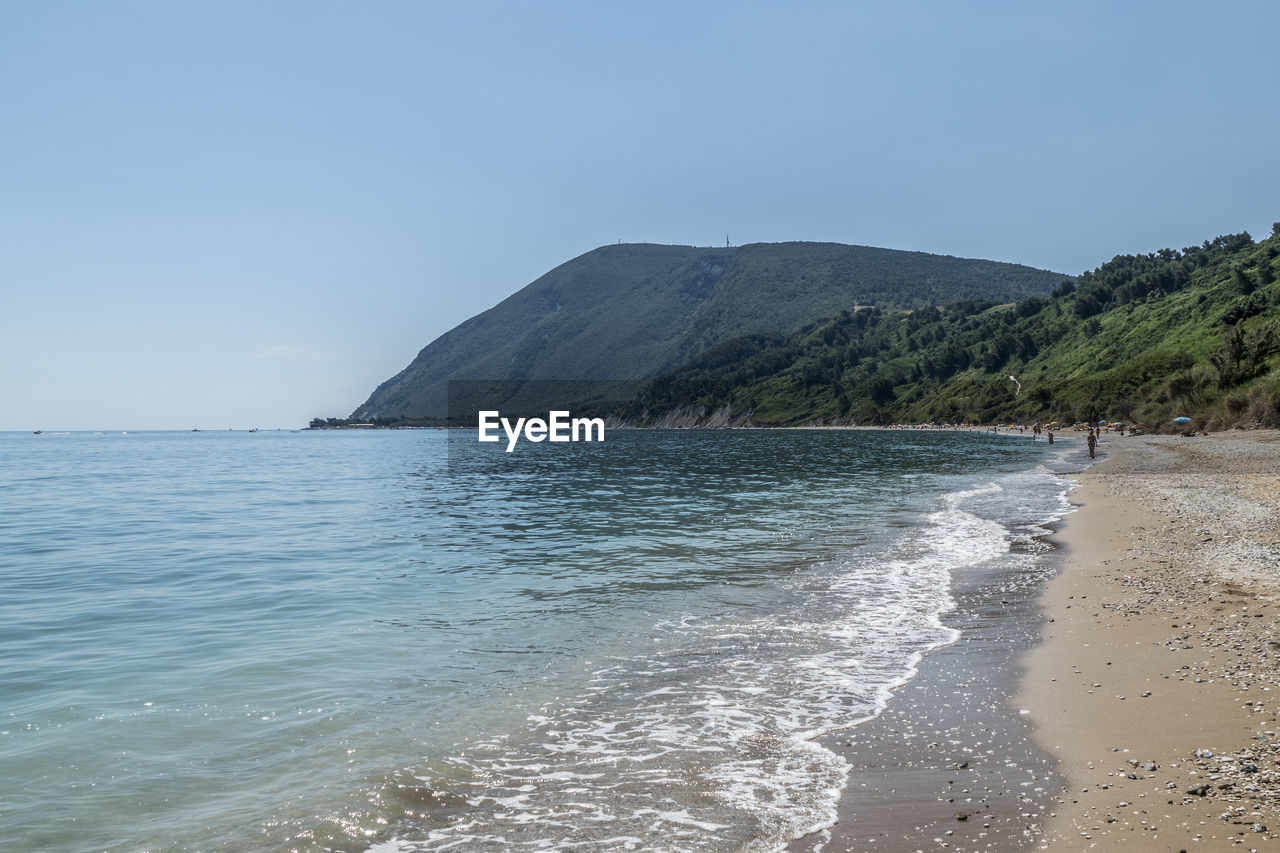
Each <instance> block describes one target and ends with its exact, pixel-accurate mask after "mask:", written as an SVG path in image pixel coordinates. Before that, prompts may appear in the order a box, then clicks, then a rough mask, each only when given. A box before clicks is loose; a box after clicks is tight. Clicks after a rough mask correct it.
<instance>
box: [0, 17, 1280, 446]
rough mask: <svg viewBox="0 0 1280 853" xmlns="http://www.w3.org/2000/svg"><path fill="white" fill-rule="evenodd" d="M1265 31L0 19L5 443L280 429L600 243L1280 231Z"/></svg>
mask: <svg viewBox="0 0 1280 853" xmlns="http://www.w3.org/2000/svg"><path fill="white" fill-rule="evenodd" d="M1277 32H1280V4H1277V3H1272V2H1264V0H1259V1H1258V2H1215V3H1212V4H1210V3H1204V2H1202V3H1180V2H1168V1H1167V0H1161V2H1125V3H1116V2H1112V1H1111V0H1108V1H1107V2H1094V3H1090V2H1075V0H1073V2H1058V3H1050V2H1026V0H1018V2H1003V3H998V2H977V0H975V2H964V3H957V2H950V0H946V2H943V0H940V2H931V3H930V2H883V3H870V2H829V3H816V2H786V3H782V2H777V3H753V2H702V3H698V2H678V3H677V2H673V3H661V2H644V3H629V4H623V3H609V2H597V0H592V2H556V0H540V2H536V3H532V2H510V3H483V2H476V3H456V2H451V3H444V2H438V3H433V2H426V0H420V1H419V2H404V3H400V2H369V3H351V2H319V1H318V0H305V2H271V1H270V0H268V1H267V2H261V0H254V2H236V1H235V0H217V2H183V0H155V2H123V1H122V0H121V1H118V2H112V1H111V0H103V2H89V0H83V1H82V2H59V0H50V1H49V2H42V0H4V1H3V2H0V429H38V428H44V429H86V428H113V429H141V428H177V429H187V428H193V427H200V428H206V429H225V428H227V427H236V428H248V427H261V428H270V427H298V426H303V425H305V424H306V422H307V421H308V420H309V419H310V418H311V417H313V416H329V415H335V416H345V415H346V414H347V413H349V412H350V411H351V410H353V409H354V408H355V407H356V406H357V405H359V404H360V403H361V402H363V401H364V399H365V398H366V397H367V396H368V394H369V393H370V392H371V391H372V390H373V388H374V386H375V385H377V383H378V382H380V381H382V380H384V379H386V378H388V377H390V376H391V375H393V374H394V373H396V372H398V371H399V370H400V369H401V368H403V367H404V366H405V365H406V364H407V363H408V362H409V361H410V360H411V359H412V358H413V356H414V355H415V354H416V353H417V351H418V350H419V349H420V348H422V347H423V346H425V345H426V344H427V343H429V342H430V341H432V340H433V339H434V338H436V337H437V336H438V335H440V334H441V333H443V332H445V331H447V330H448V329H450V328H452V327H453V326H454V325H456V324H458V323H459V322H461V321H463V320H465V319H466V318H467V317H470V316H472V315H474V314H476V313H478V312H480V311H482V310H484V309H486V308H489V307H490V306H492V305H493V304H495V303H496V302H498V301H500V300H501V299H502V298H504V297H505V296H507V295H508V294H509V293H511V292H514V291H515V290H517V289H519V288H520V287H523V286H524V285H525V284H527V283H528V282H530V281H532V280H533V279H535V278H537V277H538V276H539V275H541V274H542V273H544V272H546V271H547V270H549V269H551V268H552V267H554V266H556V265H558V264H560V263H562V262H564V261H566V260H568V259H570V258H572V257H574V256H576V255H578V254H581V253H582V252H585V251H588V250H590V249H593V248H595V247H597V246H599V245H602V244H605V243H614V242H617V241H618V240H622V241H624V242H658V243H679V244H686V245H715V244H719V245H723V244H724V241H725V237H726V235H728V237H729V238H730V239H731V240H732V241H733V242H734V243H735V244H741V243H748V242H773V241H780V240H829V241H837V242H842V243H857V244H863V245H872V246H887V247H890V248H901V249H913V250H920V251H926V252H937V253H942V254H951V255H960V256H967V257H980V258H991V259H995V260H1003V261H1014V262H1018V263H1024V264H1029V265H1032V266H1038V267H1045V268H1049V269H1053V270H1056V271H1059V272H1066V273H1079V272H1081V271H1083V270H1085V269H1091V268H1093V267H1095V266H1097V265H1098V264H1100V263H1102V262H1104V261H1106V260H1108V259H1110V258H1111V257H1112V256H1114V255H1116V254H1119V253H1129V252H1145V251H1153V250H1156V249H1159V248H1162V247H1166V246H1168V247H1172V248H1181V247H1183V246H1186V245H1190V244H1192V243H1199V242H1200V241H1201V240H1203V239H1205V238H1210V237H1214V236H1217V235H1218V234H1224V233H1233V232H1238V231H1242V230H1248V231H1250V232H1251V233H1253V234H1254V235H1255V236H1261V235H1263V234H1266V233H1269V231H1270V227H1271V223H1272V222H1273V221H1276V220H1280V166H1278V165H1277V153H1278V152H1280V147H1278V146H1280V110H1277V109H1276V98H1277V96H1276V87H1277V85H1278V84H1280V59H1278V57H1280V51H1277V50H1276V47H1275V34H1276V33H1277Z"/></svg>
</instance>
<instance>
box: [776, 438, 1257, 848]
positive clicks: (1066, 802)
mask: <svg viewBox="0 0 1280 853" xmlns="http://www.w3.org/2000/svg"><path fill="white" fill-rule="evenodd" d="M1071 438H1074V437H1071ZM1079 443H1080V445H1081V456H1082V459H1081V464H1082V466H1083V465H1085V464H1087V461H1088V460H1087V458H1084V451H1083V444H1084V442H1083V441H1080V442H1079ZM1099 451H1100V452H1099V459H1100V461H1099V463H1098V464H1097V465H1095V466H1093V467H1089V468H1087V470H1083V471H1077V472H1070V471H1065V472H1062V473H1063V474H1064V475H1065V476H1066V477H1067V479H1069V480H1070V481H1071V482H1072V483H1074V484H1076V488H1074V489H1073V491H1072V493H1071V500H1072V503H1073V504H1076V505H1077V506H1078V509H1077V510H1076V511H1075V512H1073V513H1071V514H1070V515H1068V516H1067V517H1066V518H1065V519H1064V521H1063V523H1062V525H1061V529H1060V530H1059V531H1057V532H1056V533H1055V535H1054V536H1053V537H1052V541H1053V542H1054V543H1056V544H1057V545H1058V546H1059V547H1060V549H1061V550H1060V552H1059V554H1058V558H1057V559H1056V560H1055V561H1053V562H1054V563H1055V564H1056V566H1057V568H1058V571H1057V572H1056V573H1055V574H1054V575H1053V576H1052V577H1050V578H1046V577H1026V578H1014V579H1005V580H1000V579H997V578H984V577H981V576H978V577H964V578H957V579H956V582H955V589H954V590H953V594H954V596H955V598H956V603H957V607H956V609H955V610H954V611H953V612H952V613H950V614H948V616H947V622H948V624H951V625H954V626H956V627H958V628H960V629H961V630H962V631H963V635H962V637H961V639H960V640H959V641H958V642H957V643H955V644H954V645H952V646H948V647H946V648H943V649H939V650H937V651H935V652H933V653H931V654H929V655H928V656H926V657H925V659H924V660H923V662H922V663H921V665H920V670H919V674H918V675H917V677H916V678H915V679H913V680H912V681H911V682H910V683H909V684H907V685H906V686H905V687H903V688H902V690H901V691H900V694H899V695H898V696H896V697H895V699H894V701H893V702H892V703H891V704H890V706H889V708H888V709H887V710H886V711H885V713H884V714H883V715H881V716H880V717H879V718H877V719H876V720H873V721H871V722H869V723H867V724H866V725H864V726H860V727H858V728H856V729H854V730H852V731H851V732H847V733H845V734H844V735H843V736H842V737H840V738H833V739H831V741H830V745H831V746H833V747H834V748H838V749H840V751H841V752H842V754H843V755H844V756H845V757H846V759H847V760H849V762H850V763H851V765H852V767H853V770H852V773H851V777H850V785H849V787H848V789H847V790H846V791H845V795H844V797H843V799H842V801H841V804H840V815H841V817H840V822H839V823H838V824H837V825H836V826H835V827H833V828H832V829H831V830H829V831H828V832H827V833H824V834H823V835H822V837H817V836H813V837H810V838H808V839H804V840H802V841H801V842H797V843H796V844H795V845H793V849H795V850H805V849H814V848H816V847H820V848H821V849H824V850H828V851H854V850H856V851H865V850H884V851H916V850H938V849H948V850H966V851H988V853H994V852H996V851H1017V850H1037V849H1043V850H1055V851H1056V850H1068V851H1072V850H1082V851H1083V850H1106V849H1121V848H1123V849H1126V850H1150V851H1157V850H1159V851H1180V850H1197V849H1199V850H1227V849H1240V850H1280V735H1278V733H1280V719H1278V713H1277V712H1280V627H1278V626H1277V617H1280V433H1278V432H1276V431H1254V432H1236V433H1224V434H1217V435H1211V436H1198V437H1180V436H1139V437H1120V436H1116V435H1105V436H1104V437H1103V440H1102V442H1101V444H1100V447H1099Z"/></svg>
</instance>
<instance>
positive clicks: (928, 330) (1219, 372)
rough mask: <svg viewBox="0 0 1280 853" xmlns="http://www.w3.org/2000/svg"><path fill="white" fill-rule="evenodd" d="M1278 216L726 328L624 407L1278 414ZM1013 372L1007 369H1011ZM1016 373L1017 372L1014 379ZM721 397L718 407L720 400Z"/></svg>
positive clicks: (643, 417)
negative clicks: (972, 290) (769, 328)
mask: <svg viewBox="0 0 1280 853" xmlns="http://www.w3.org/2000/svg"><path fill="white" fill-rule="evenodd" d="M1277 255H1280V223H1277V225H1276V227H1275V228H1274V229H1273V233H1272V235H1271V236H1270V237H1269V238H1268V239H1266V240H1264V241H1261V242H1258V243H1255V242H1254V241H1253V240H1252V239H1251V238H1250V236H1249V235H1248V234H1238V235H1231V236H1227V237H1219V238H1217V239H1215V240H1212V241H1205V242H1204V243H1203V244H1202V245H1200V246H1192V247H1188V248H1186V249H1183V250H1182V251H1174V250H1170V249H1163V250H1161V251H1159V252H1155V253H1150V254H1145V255H1123V256H1119V257H1116V258H1114V259H1112V260H1111V261H1109V262H1108V263H1105V264H1103V265H1102V266H1100V267H1098V268H1097V269H1095V270H1093V271H1092V272H1088V273H1085V274H1084V275H1082V276H1080V277H1079V279H1078V280H1077V282H1075V283H1073V282H1070V281H1068V282H1065V283H1063V284H1062V285H1061V286H1060V287H1058V288H1057V289H1056V290H1055V291H1054V292H1053V294H1052V295H1051V296H1049V297H1048V298H1040V297H1031V298H1027V299H1023V300H1021V301H1017V302H1000V303H998V302H996V301H993V300H986V301H973V300H967V301H960V302H956V303H953V304H950V305H947V306H945V307H924V308H917V309H914V310H908V311H888V310H879V309H858V310H854V309H853V307H852V306H848V307H846V308H845V310H842V311H840V312H839V313H836V314H833V316H831V317H829V318H827V319H824V320H819V321H812V322H809V323H806V324H804V325H803V327H802V328H800V329H799V330H797V331H796V332H794V333H791V334H778V333H753V334H747V335H740V336H738V337H736V338H733V339H730V340H727V341H723V342H721V343H719V344H717V345H715V346H713V347H711V348H709V349H708V350H706V351H704V352H703V353H702V354H701V355H699V356H697V357H696V358H694V359H693V360H691V361H690V362H689V363H687V364H686V365H685V366H683V367H681V368H679V369H677V370H675V371H670V372H668V373H666V374H664V375H663V376H661V377H659V378H657V379H656V380H654V381H653V382H652V383H650V384H649V385H648V386H647V387H646V388H645V390H644V391H643V392H642V393H641V395H640V396H639V397H638V398H637V399H636V400H635V401H633V402H632V403H631V404H630V405H629V406H627V407H624V408H623V409H621V410H620V412H621V414H622V416H624V417H626V418H629V419H632V420H635V421H637V422H654V421H655V420H657V419H659V418H660V417H662V416H664V415H665V416H667V417H668V418H670V417H671V416H672V415H673V414H679V415H682V416H683V417H684V418H685V420H686V422H689V421H697V420H698V419H699V418H705V417H707V416H709V415H710V414H711V413H713V412H715V413H718V418H717V421H718V422H724V421H725V420H726V419H728V420H731V421H733V420H736V422H740V423H753V424H757V425H786V424H800V423H814V422H822V423H855V424H868V423H870V424H883V423H891V422H929V421H933V422H959V421H969V422H1006V421H1022V422H1030V421H1036V420H1043V421H1049V420H1059V421H1063V422H1074V421H1077V420H1097V419H1100V418H1108V419H1117V420H1123V421H1128V422H1133V421H1137V422H1140V423H1143V424H1145V425H1147V426H1149V427H1158V426H1160V425H1162V424H1164V425H1167V424H1168V422H1169V421H1170V419H1171V418H1173V417H1175V416H1178V415H1186V416H1188V417H1191V418H1193V419H1194V423H1193V425H1194V426H1196V427H1202V428H1221V427H1224V426H1229V425H1241V426H1248V425H1267V426H1280V282H1278V281H1277V279H1278V278H1280V264H1278V263H1277ZM1011 377H1015V378H1016V381H1015V380H1014V379H1013V378H1011ZM1019 385H1020V386H1021V387H1020V389H1019ZM726 406H728V407H729V409H728V411H727V412H726V410H725V407H726Z"/></svg>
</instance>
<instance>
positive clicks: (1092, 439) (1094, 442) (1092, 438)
mask: <svg viewBox="0 0 1280 853" xmlns="http://www.w3.org/2000/svg"><path fill="white" fill-rule="evenodd" d="M1097 446H1098V437H1097V436H1096V435H1094V434H1093V430H1089V458H1090V459H1093V458H1094V455H1093V454H1094V449H1095V448H1097Z"/></svg>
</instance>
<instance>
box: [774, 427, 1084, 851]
mask: <svg viewBox="0 0 1280 853" xmlns="http://www.w3.org/2000/svg"><path fill="white" fill-rule="evenodd" d="M1002 434H1003V433H1002ZM1013 436H1014V437H1024V438H1026V440H1030V439H1031V436H1030V435H1026V436H1020V435H1019V434H1018V433H1016V432H1014V433H1013ZM1071 438H1072V439H1074V438H1077V436H1072V437H1071ZM1068 440H1070V439H1068ZM1078 446H1079V453H1078V454H1073V456H1072V457H1071V458H1070V459H1068V460H1066V463H1067V466H1068V467H1069V468H1070V470H1062V469H1061V468H1060V469H1058V470H1057V471H1056V472H1055V475H1056V476H1057V477H1059V478H1062V479H1064V480H1065V479H1066V478H1069V477H1073V476H1075V475H1076V473H1077V472H1078V471H1079V470H1080V469H1081V468H1083V467H1084V466H1087V465H1089V464H1090V460H1089V458H1088V453H1087V451H1086V450H1085V449H1084V446H1083V442H1080V443H1079V445H1078ZM1104 452H1105V451H1104ZM1062 464H1063V463H1062V462H1059V465H1062ZM1066 517H1070V512H1068V515H1067V516H1066ZM1063 524H1064V518H1063V517H1060V518H1058V519H1057V520H1056V521H1053V522H1050V523H1045V524H1043V527H1044V529H1045V530H1046V532H1045V533H1044V534H1041V535H1038V536H1037V537H1035V539H1034V540H1031V541H1029V542H1024V543H1022V544H1020V545H1018V544H1015V549H1014V550H1015V551H1018V550H1022V551H1023V552H1024V553H1028V554H1037V555H1038V556H1037V557H1036V559H1033V560H1030V561H1017V562H1015V563H1010V562H1009V561H1008V560H1005V559H1001V560H997V561H995V562H993V563H990V564H984V565H979V566H971V567H966V568H965V569H963V570H960V571H957V572H953V575H952V581H951V596H952V599H953V600H954V602H955V604H954V607H953V608H952V609H951V610H949V611H948V612H947V613H946V614H944V615H943V617H942V621H943V623H944V624H945V625H947V626H948V627H952V628H956V629H958V630H959V632H960V635H959V637H958V638H957V639H956V641H955V642H953V643H951V644H949V645H945V646H940V647H938V648H935V649H933V650H931V651H929V652H927V653H925V654H924V655H923V657H922V659H921V660H920V661H919V662H918V664H917V667H916V673H915V675H914V676H913V677H912V678H910V679H909V680H908V681H907V682H906V683H905V684H903V685H901V686H899V687H898V688H896V689H895V690H894V693H893V697H892V699H891V700H890V701H889V703H888V704H887V706H886V707H885V708H884V710H883V711H882V712H881V713H880V714H879V715H878V716H876V717H874V718H872V719H870V720H867V721H866V722H863V723H861V724H859V725H857V726H854V727H853V728H850V729H845V730H842V731H838V732H835V733H833V734H830V735H827V736H825V737H822V738H820V739H819V742H820V743H821V744H822V745H823V746H824V747H826V748H828V749H830V750H832V751H833V752H836V753H838V754H839V755H841V756H842V757H843V758H844V760H845V761H846V762H848V764H849V765H850V773H849V777H848V781H847V783H846V785H845V788H844V789H843V791H842V792H841V797H840V800H839V802H838V804H837V822H836V823H835V824H834V825H833V826H831V827H828V828H826V829H824V830H822V831H820V832H815V833H813V834H810V835H807V836H804V837H802V838H800V839H797V840H795V841H793V842H792V843H791V844H790V845H789V846H788V848H787V849H788V850H789V851H791V853H809V851H813V853H816V851H827V852H828V853H830V852H832V851H859V853H864V851H875V850H882V851H887V853H896V851H916V850H932V849H948V850H968V851H985V853H1017V851H1024V850H1028V849H1033V844H1034V843H1035V842H1036V841H1037V840H1038V839H1039V838H1040V836H1041V826H1042V824H1043V823H1044V821H1045V819H1046V815H1047V813H1048V812H1049V811H1050V810H1051V809H1052V807H1053V806H1054V805H1055V802H1054V797H1055V796H1056V795H1057V794H1058V793H1059V792H1060V791H1061V790H1062V789H1063V787H1064V785H1065V780H1064V779H1062V778H1061V777H1060V776H1059V775H1058V774H1057V771H1056V768H1055V766H1054V761H1053V758H1052V756H1051V755H1050V754H1049V752H1048V751H1047V750H1045V749H1044V748H1043V747H1041V746H1040V745H1039V743H1038V742H1037V741H1036V740H1035V739H1034V737H1033V732H1032V729H1031V724H1030V721H1029V719H1028V718H1027V716H1026V715H1024V714H1022V713H1020V709H1019V708H1017V707H1015V706H1014V705H1013V704H1012V703H1011V702H1010V697H1011V696H1013V695H1015V694H1016V693H1017V691H1018V689H1019V684H1020V683H1021V682H1020V678H1021V675H1020V673H1021V667H1022V662H1023V660H1024V659H1025V655H1026V654H1027V652H1028V651H1029V650H1030V649H1031V648H1032V647H1033V646H1034V645H1035V644H1036V643H1037V642H1038V641H1039V639H1040V629H1041V622H1042V615H1041V612H1040V606H1039V596H1040V594H1041V591H1042V590H1043V588H1044V585H1045V583H1046V582H1047V580H1048V579H1049V578H1050V577H1052V576H1053V575H1054V574H1055V573H1057V572H1058V571H1059V570H1060V567H1061V561H1062V557H1061V551H1062V549H1061V546H1060V545H1059V544H1058V536H1059V531H1060V530H1061V528H1062V526H1063ZM1041 549H1047V553H1045V550H1041Z"/></svg>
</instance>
